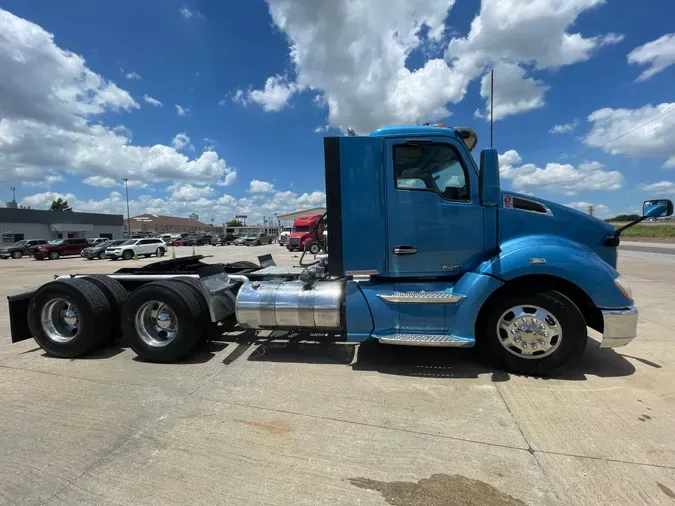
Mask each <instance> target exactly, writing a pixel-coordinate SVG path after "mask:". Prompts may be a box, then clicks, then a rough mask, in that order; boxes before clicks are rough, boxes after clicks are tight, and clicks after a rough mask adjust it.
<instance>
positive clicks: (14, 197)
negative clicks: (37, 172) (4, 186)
mask: <svg viewBox="0 0 675 506" xmlns="http://www.w3.org/2000/svg"><path fill="white" fill-rule="evenodd" d="M9 189H10V190H12V201H13V202H16V188H14V187H13V186H10V187H9Z"/></svg>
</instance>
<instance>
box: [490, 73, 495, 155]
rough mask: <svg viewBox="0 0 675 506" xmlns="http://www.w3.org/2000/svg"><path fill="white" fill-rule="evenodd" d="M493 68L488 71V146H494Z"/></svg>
mask: <svg viewBox="0 0 675 506" xmlns="http://www.w3.org/2000/svg"><path fill="white" fill-rule="evenodd" d="M494 105H495V69H492V70H491V71H490V147H491V148H493V147H494V117H495V116H494Z"/></svg>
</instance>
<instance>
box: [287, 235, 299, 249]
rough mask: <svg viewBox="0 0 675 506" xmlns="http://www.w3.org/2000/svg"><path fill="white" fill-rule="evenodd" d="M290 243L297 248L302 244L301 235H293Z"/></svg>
mask: <svg viewBox="0 0 675 506" xmlns="http://www.w3.org/2000/svg"><path fill="white" fill-rule="evenodd" d="M288 244H290V246H291V247H292V248H297V247H298V246H299V245H300V238H299V237H291V239H290V240H289V242H288Z"/></svg>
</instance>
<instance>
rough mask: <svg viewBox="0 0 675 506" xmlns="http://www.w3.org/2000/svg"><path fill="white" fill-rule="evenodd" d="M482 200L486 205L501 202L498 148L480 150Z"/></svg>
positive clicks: (479, 180) (495, 204) (479, 179)
mask: <svg viewBox="0 0 675 506" xmlns="http://www.w3.org/2000/svg"><path fill="white" fill-rule="evenodd" d="M478 186H479V190H480V201H481V203H482V204H483V205H484V206H486V207H494V206H497V205H498V204H499V200H500V198H501V193H502V191H501V187H500V183H499V153H497V150H496V149H493V148H485V149H484V150H483V151H481V152H480V174H479V175H478Z"/></svg>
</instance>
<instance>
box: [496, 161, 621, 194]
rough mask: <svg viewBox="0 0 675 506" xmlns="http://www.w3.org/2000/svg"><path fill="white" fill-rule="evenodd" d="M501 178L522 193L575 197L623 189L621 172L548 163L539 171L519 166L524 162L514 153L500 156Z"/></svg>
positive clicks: (536, 168) (532, 166)
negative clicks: (594, 192) (591, 192)
mask: <svg viewBox="0 0 675 506" xmlns="http://www.w3.org/2000/svg"><path fill="white" fill-rule="evenodd" d="M499 158H500V160H499V162H500V163H499V174H500V177H501V178H502V179H510V180H511V184H512V185H513V188H514V189H515V190H516V191H519V192H527V191H533V190H535V189H543V190H547V191H550V192H553V193H563V194H565V195H576V194H578V193H582V192H585V191H612V190H618V189H620V188H621V187H622V186H623V176H622V175H621V173H620V172H618V171H605V170H602V169H596V170H591V171H589V170H580V169H578V168H575V167H574V166H573V165H570V164H561V163H548V164H546V167H537V166H536V165H535V164H532V163H528V164H525V165H520V164H521V162H522V158H521V157H520V155H519V154H518V152H516V151H515V150H509V151H507V152H506V153H504V154H503V155H500V157H499Z"/></svg>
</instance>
